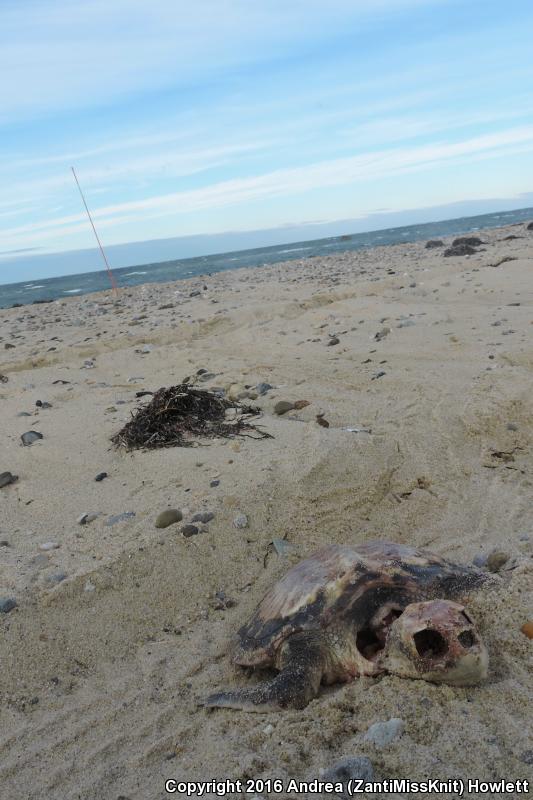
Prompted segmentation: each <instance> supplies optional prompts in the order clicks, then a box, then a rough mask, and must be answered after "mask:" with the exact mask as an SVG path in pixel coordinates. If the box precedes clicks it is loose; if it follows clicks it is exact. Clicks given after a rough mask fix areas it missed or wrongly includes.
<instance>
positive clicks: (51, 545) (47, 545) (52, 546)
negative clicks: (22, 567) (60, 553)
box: [39, 542, 61, 550]
mask: <svg viewBox="0 0 533 800" xmlns="http://www.w3.org/2000/svg"><path fill="white" fill-rule="evenodd" d="M60 546H61V545H60V544H58V543H57V542H43V544H40V545H39V550H57V548H58V547H60Z"/></svg>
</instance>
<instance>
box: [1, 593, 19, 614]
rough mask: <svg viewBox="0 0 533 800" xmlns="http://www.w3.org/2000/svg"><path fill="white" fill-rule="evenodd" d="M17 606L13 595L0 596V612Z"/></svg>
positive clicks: (8, 610) (3, 612) (6, 611)
mask: <svg viewBox="0 0 533 800" xmlns="http://www.w3.org/2000/svg"><path fill="white" fill-rule="evenodd" d="M16 607H17V601H16V600H15V598H14V597H0V614H8V613H9V612H10V611H13V609H14V608H16Z"/></svg>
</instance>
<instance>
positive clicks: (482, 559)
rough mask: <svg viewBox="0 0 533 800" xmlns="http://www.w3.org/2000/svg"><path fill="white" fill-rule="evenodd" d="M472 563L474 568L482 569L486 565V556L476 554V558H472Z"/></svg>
mask: <svg viewBox="0 0 533 800" xmlns="http://www.w3.org/2000/svg"><path fill="white" fill-rule="evenodd" d="M472 563H473V564H474V566H476V567H484V566H485V564H486V563H487V556H486V555H485V554H484V553H478V554H477V556H474V558H473V559H472Z"/></svg>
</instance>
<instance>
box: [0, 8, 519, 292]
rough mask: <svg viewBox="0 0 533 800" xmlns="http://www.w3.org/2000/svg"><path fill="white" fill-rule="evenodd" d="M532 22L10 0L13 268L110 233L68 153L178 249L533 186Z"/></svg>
mask: <svg viewBox="0 0 533 800" xmlns="http://www.w3.org/2000/svg"><path fill="white" fill-rule="evenodd" d="M532 39H533V3H532V2H531V0H507V2H505V3H502V2H501V0H468V2H465V0H305V1H304V0H261V2H250V0H195V1H194V2H190V0H189V1H188V2H185V0H150V2H149V3H147V2H146V1H145V0H76V2H72V0H0V75H2V79H1V81H0V154H1V158H0V283H10V282H14V281H18V280H27V279H31V278H34V277H52V276H54V275H59V274H65V256H62V258H58V259H57V263H56V264H55V262H54V259H53V258H51V257H50V254H53V253H65V252H66V251H86V250H87V248H94V245H95V240H94V234H93V232H92V229H91V227H90V225H89V222H88V219H87V216H86V214H85V211H84V208H83V205H82V201H81V198H80V195H79V193H78V189H77V187H76V184H75V182H74V178H73V175H72V172H71V167H72V166H74V167H75V169H76V172H77V175H78V178H79V181H80V183H81V186H82V187H83V189H84V192H85V195H86V200H87V203H88V205H89V208H90V209H91V211H92V214H93V218H94V222H95V224H96V227H97V229H98V232H99V234H100V238H101V240H102V242H103V244H104V246H105V247H110V248H111V252H114V250H113V246H114V245H124V244H127V243H130V242H146V241H148V242H150V240H160V239H169V238H174V237H180V238H181V237H185V238H183V244H182V245H180V238H177V239H176V241H175V244H174V245H173V246H174V248H175V253H174V254H173V256H168V257H174V258H180V257H183V256H186V255H189V254H190V253H189V252H188V251H187V246H186V242H191V241H192V239H191V237H195V238H194V241H195V242H196V250H197V251H201V250H202V247H203V246H204V245H203V244H202V243H205V252H209V251H211V252H213V250H212V249H211V250H209V247H210V243H212V242H214V241H219V240H220V239H217V237H219V235H223V236H222V239H221V240H220V241H222V240H223V237H224V236H225V235H228V234H229V233H232V232H233V233H242V232H244V233H246V232H248V233H246V237H247V238H246V241H247V242H251V243H248V244H247V245H245V246H247V247H252V246H261V245H262V244H265V243H271V241H272V236H273V235H274V233H273V232H275V236H277V240H280V241H283V235H284V232H285V231H286V236H287V239H286V240H287V241H289V240H294V238H295V234H294V233H293V231H296V230H298V231H302V230H309V231H310V232H312V231H314V230H315V229H316V230H319V229H320V230H322V229H325V227H326V228H327V229H328V230H331V235H333V234H334V233H335V226H336V225H337V227H338V230H339V231H340V230H341V228H342V231H343V232H345V230H346V227H347V225H348V228H350V224H351V223H347V222H346V221H347V220H348V221H353V224H352V227H353V230H354V231H355V230H365V224H366V225H367V226H368V229H370V227H373V228H375V227H376V226H375V224H373V221H375V220H376V219H379V218H381V217H383V218H385V217H387V215H389V216H388V217H387V218H391V219H394V218H398V219H401V220H402V221H401V222H399V223H398V224H408V223H409V222H410V221H413V222H417V221H420V220H425V219H427V218H433V219H439V218H440V219H442V218H443V217H442V216H440V217H439V216H438V214H439V213H440V214H445V213H446V209H447V208H449V209H450V213H449V216H450V217H451V216H453V213H452V212H451V209H453V208H459V207H460V208H461V209H462V210H464V209H466V210H467V213H471V214H476V213H484V211H485V210H486V208H487V207H488V205H487V204H489V205H490V204H492V206H491V208H493V209H494V210H496V208H497V207H498V203H500V206H501V207H502V208H503V207H505V208H520V207H524V206H527V205H531V204H532V203H531V199H532V194H531V193H532V192H533V93H532V92H531V86H532V85H533V59H532V57H531V41H532ZM432 210H433V211H432ZM432 214H433V216H432ZM456 216H459V214H457V215H456ZM341 221H342V224H341ZM328 226H329V227H328ZM252 232H253V233H252ZM244 233H243V235H244ZM202 237H203V238H202ZM296 238H300V239H301V238H313V237H312V236H311V235H309V236H307V237H305V236H304V237H302V236H301V235H298V236H297V237H296ZM243 241H244V239H243ZM228 249H231V248H228ZM115 250H116V249H115ZM189 250H190V248H189ZM116 252H117V253H119V252H120V253H121V256H120V258H121V259H122V261H121V263H115V264H114V265H115V266H124V265H126V263H127V259H128V256H127V255H125V253H127V252H128V249H127V248H122V249H121V250H120V251H119V250H116ZM131 252H133V251H131ZM157 252H158V251H157V248H156V246H155V243H154V247H153V253H152V255H154V256H156V255H157ZM143 253H146V254H148V253H150V245H149V244H147V245H145V246H144V249H143ZM117 257H118V256H117ZM91 258H92V259H93V261H94V264H93V265H91V266H90V267H89V268H92V269H100V268H102V264H101V261H100V260H99V256H98V253H97V252H96V251H95V250H91ZM146 258H147V260H152V261H153V260H157V259H156V258H155V257H154V258H148V255H146ZM124 259H125V260H124ZM132 263H133V262H132ZM87 268H88V267H87V257H85V258H84V259H82V258H81V257H78V256H77V254H76V252H72V254H71V257H70V261H69V266H68V270H67V271H68V272H70V273H76V272H81V271H87Z"/></svg>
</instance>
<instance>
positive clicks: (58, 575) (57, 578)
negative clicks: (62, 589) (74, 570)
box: [44, 572, 67, 584]
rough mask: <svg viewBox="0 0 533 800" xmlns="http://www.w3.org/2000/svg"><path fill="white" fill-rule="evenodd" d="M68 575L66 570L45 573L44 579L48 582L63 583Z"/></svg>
mask: <svg viewBox="0 0 533 800" xmlns="http://www.w3.org/2000/svg"><path fill="white" fill-rule="evenodd" d="M66 577H67V573H66V572H53V573H52V574H51V575H45V577H44V580H45V581H46V583H52V584H54V583H61V581H64V580H65V578H66Z"/></svg>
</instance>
